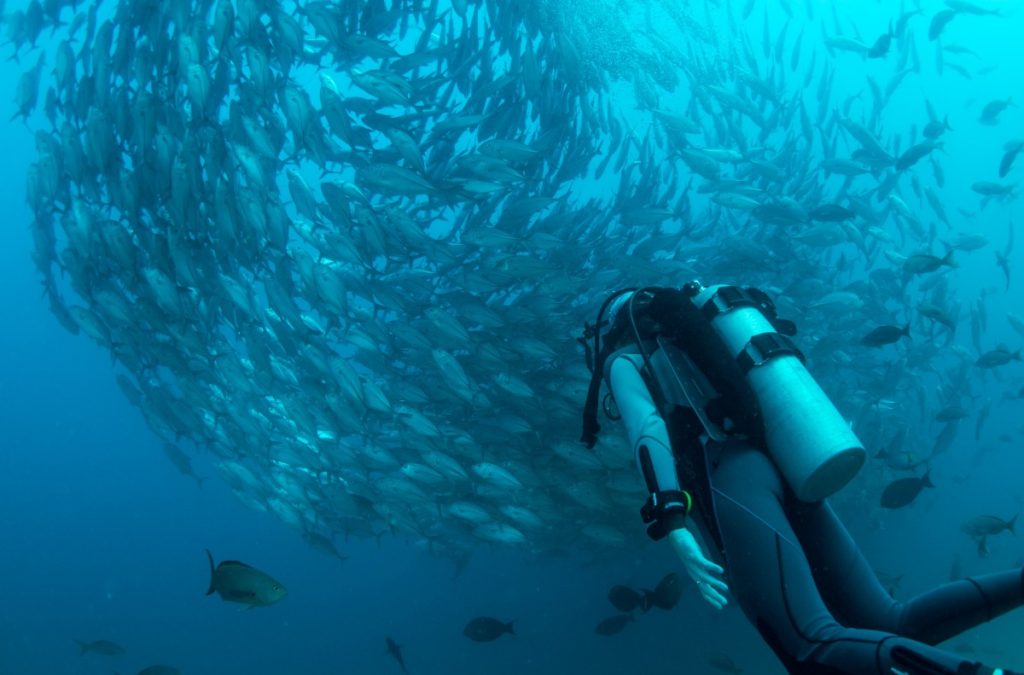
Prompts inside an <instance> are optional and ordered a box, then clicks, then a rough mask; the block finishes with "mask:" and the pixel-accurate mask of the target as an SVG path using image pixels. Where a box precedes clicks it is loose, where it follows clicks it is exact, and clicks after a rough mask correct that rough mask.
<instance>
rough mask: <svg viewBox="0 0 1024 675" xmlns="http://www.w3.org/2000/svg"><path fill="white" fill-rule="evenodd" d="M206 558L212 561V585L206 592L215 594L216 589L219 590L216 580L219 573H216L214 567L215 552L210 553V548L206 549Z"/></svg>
mask: <svg viewBox="0 0 1024 675" xmlns="http://www.w3.org/2000/svg"><path fill="white" fill-rule="evenodd" d="M206 558H207V559H208V560H209V561H210V587H209V588H208V589H207V590H206V594H207V595H213V593H214V591H216V590H217V584H216V581H215V580H216V578H217V575H216V574H215V572H216V570H215V569H214V567H213V554H212V553H210V549H206Z"/></svg>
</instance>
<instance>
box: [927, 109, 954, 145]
mask: <svg viewBox="0 0 1024 675" xmlns="http://www.w3.org/2000/svg"><path fill="white" fill-rule="evenodd" d="M952 128H953V127H951V126H949V115H946V117H945V119H941V120H940V119H934V120H932V121H930V122H929V123H928V124H927V125H925V128H924V130H923V131H922V132H921V133H922V135H923V136H924V137H925V138H930V139H932V140H934V139H936V138H938V137H939V136H941V135H942V134H944V133H946V132H947V131H949V130H951V129H952Z"/></svg>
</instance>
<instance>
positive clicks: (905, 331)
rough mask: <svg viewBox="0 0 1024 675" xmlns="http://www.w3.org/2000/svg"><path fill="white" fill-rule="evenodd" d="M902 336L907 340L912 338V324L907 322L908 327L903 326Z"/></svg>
mask: <svg viewBox="0 0 1024 675" xmlns="http://www.w3.org/2000/svg"><path fill="white" fill-rule="evenodd" d="M900 335H903V336H904V337H906V338H910V322H909V321H907V323H906V325H905V326H903V330H901V331H900Z"/></svg>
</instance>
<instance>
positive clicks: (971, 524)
mask: <svg viewBox="0 0 1024 675" xmlns="http://www.w3.org/2000/svg"><path fill="white" fill-rule="evenodd" d="M1016 525H1017V516H1014V517H1013V518H1010V519H1009V520H1003V519H1002V518H999V517H998V516H977V517H975V518H971V519H970V520H965V521H964V522H963V523H961V525H960V531H961V532H963V533H964V534H966V535H967V536H969V537H974V538H978V537H991V536H994V535H997V534H999V533H1000V532H1009V533H1010V534H1017V531H1016V530H1015V529H1014V527H1015V526H1016Z"/></svg>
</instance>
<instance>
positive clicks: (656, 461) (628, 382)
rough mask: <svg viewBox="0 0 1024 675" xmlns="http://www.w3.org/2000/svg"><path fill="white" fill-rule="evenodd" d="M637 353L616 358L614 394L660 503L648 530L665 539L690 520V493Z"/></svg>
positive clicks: (642, 469)
mask: <svg viewBox="0 0 1024 675" xmlns="http://www.w3.org/2000/svg"><path fill="white" fill-rule="evenodd" d="M635 359H639V357H638V356H634V355H623V356H619V357H617V358H616V359H615V361H614V362H613V363H612V365H611V370H610V371H609V378H608V379H609V384H610V386H611V390H612V396H613V397H614V398H615V403H616V405H617V406H618V408H619V414H620V415H622V422H623V424H625V425H626V433H627V435H628V436H629V442H630V445H631V447H632V448H633V455H634V457H636V463H637V466H639V467H640V473H641V475H642V476H643V479H644V484H645V485H646V486H647V491H648V492H649V493H650V494H651V502H649V503H651V504H653V506H654V507H656V522H655V523H654V526H652V528H650V529H649V530H648V533H649V534H651V537H652V538H654V539H661V538H662V537H664V536H665V535H667V534H668V533H670V532H672V531H673V530H677V529H679V528H681V527H683V526H684V525H685V524H686V514H687V513H688V512H689V510H690V507H691V503H690V495H689V494H687V493H685V492H683V490H682V488H681V487H680V486H679V475H678V473H677V472H676V461H675V458H674V457H673V455H672V446H671V445H670V442H669V438H668V430H667V429H666V428H665V420H663V419H662V417H661V414H660V413H659V412H658V408H657V406H656V405H655V404H654V400H653V399H652V398H651V393H650V392H649V391H648V390H647V384H646V383H645V382H644V379H643V376H641V375H640V371H639V366H638V363H637V362H636V360H635Z"/></svg>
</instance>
